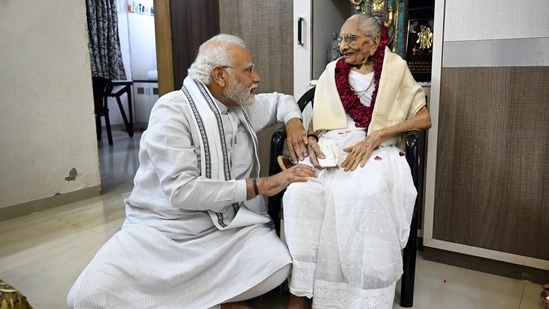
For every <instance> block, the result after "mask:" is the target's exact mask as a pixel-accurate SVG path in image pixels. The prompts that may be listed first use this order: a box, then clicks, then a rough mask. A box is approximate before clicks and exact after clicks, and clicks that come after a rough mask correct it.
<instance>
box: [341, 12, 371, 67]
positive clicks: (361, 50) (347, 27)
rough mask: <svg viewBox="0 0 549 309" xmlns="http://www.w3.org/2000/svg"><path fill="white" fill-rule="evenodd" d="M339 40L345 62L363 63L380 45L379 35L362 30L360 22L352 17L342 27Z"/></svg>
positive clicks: (351, 63)
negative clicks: (359, 26)
mask: <svg viewBox="0 0 549 309" xmlns="http://www.w3.org/2000/svg"><path fill="white" fill-rule="evenodd" d="M338 42H339V51H340V52H341V55H342V56H343V58H344V59H345V63H347V64H349V65H361V64H364V63H366V61H367V60H368V58H369V57H370V56H373V55H374V53H375V51H376V49H377V47H378V45H379V36H378V35H375V36H374V35H371V34H364V33H362V32H360V30H359V28H358V22H357V21H356V20H353V19H351V20H348V21H346V22H345V23H344V24H343V26H342V27H341V31H340V32H339V38H338Z"/></svg>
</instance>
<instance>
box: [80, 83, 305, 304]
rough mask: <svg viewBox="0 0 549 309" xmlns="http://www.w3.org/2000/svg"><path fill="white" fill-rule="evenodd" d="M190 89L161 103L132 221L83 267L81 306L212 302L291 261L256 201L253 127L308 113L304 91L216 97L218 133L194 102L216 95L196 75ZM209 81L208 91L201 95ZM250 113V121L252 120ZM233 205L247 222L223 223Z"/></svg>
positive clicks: (129, 204)
mask: <svg viewBox="0 0 549 309" xmlns="http://www.w3.org/2000/svg"><path fill="white" fill-rule="evenodd" d="M184 89H186V90H187V93H185V92H184V91H182V90H179V91H174V92H171V93H169V94H166V95H164V96H162V97H161V98H160V99H159V100H158V102H156V104H155V105H154V107H153V110H152V112H151V117H150V121H149V126H148V128H147V130H146V131H145V132H144V133H143V136H142V138H141V142H140V149H139V162H140V166H139V169H138V171H137V173H136V175H135V179H134V189H133V191H132V192H131V194H130V196H129V197H128V199H127V200H126V215H127V218H126V221H125V222H124V225H123V227H122V229H121V230H120V231H119V232H117V233H116V234H115V235H114V236H113V237H112V238H111V239H110V240H109V241H108V242H107V243H106V244H105V245H104V246H103V247H102V248H101V249H100V251H99V252H98V253H97V255H96V256H95V257H94V259H93V260H92V261H91V262H90V264H89V265H88V267H87V268H86V269H85V270H84V272H83V273H82V274H81V277H80V280H79V282H78V284H79V286H77V287H75V291H76V293H75V295H76V296H75V308H91V307H93V308H210V307H213V306H215V305H217V304H219V303H222V302H225V301H227V300H228V299H231V298H232V297H235V296H236V295H239V294H241V293H242V292H244V291H246V290H248V289H250V288H251V287H253V286H255V285H256V284H258V283H259V282H261V281H263V280H264V279H266V278H268V277H269V276H270V275H272V274H273V273H274V272H276V271H277V270H279V269H281V268H282V267H284V266H286V265H288V264H289V263H291V259H290V256H289V254H288V251H287V248H286V246H285V245H284V244H283V243H282V242H281V241H280V239H279V238H278V236H277V235H276V233H275V231H274V230H273V228H272V223H271V222H270V218H269V217H268V214H267V209H266V207H265V204H264V199H263V197H261V196H258V197H256V198H254V199H252V200H249V201H246V182H245V179H246V178H249V177H250V175H251V173H252V171H254V165H255V164H257V163H254V162H255V161H256V156H257V153H256V150H255V149H254V142H253V139H254V138H255V133H253V132H252V133H250V132H249V131H248V129H247V128H250V126H251V129H252V130H253V131H255V132H257V131H259V130H261V129H263V128H265V127H267V126H270V125H273V124H275V123H277V122H284V123H285V122H287V121H288V120H289V119H291V118H293V117H300V112H299V109H298V108H297V105H296V104H295V100H294V99H293V98H292V97H290V96H286V95H282V94H277V93H274V94H264V95H257V96H256V102H255V104H254V105H252V106H250V107H246V108H245V111H239V109H240V108H236V109H227V108H226V107H225V106H224V105H222V104H221V103H220V102H218V101H215V100H211V101H210V103H211V102H215V103H214V104H215V106H216V108H217V112H216V113H217V114H218V116H220V119H222V120H221V122H219V123H221V124H222V126H223V128H221V131H224V132H223V133H221V137H219V135H217V137H216V138H212V135H211V134H210V135H208V134H207V132H206V131H208V130H210V129H211V128H212V127H215V128H217V126H218V125H217V124H216V123H209V122H206V121H205V120H207V119H208V117H209V116H207V115H206V116H204V117H202V116H203V115H200V114H196V110H193V104H191V103H192V102H190V101H193V102H194V104H195V107H196V106H197V105H200V104H205V102H204V101H205V100H204V98H207V97H210V99H211V98H212V97H211V95H210V94H209V92H208V91H207V88H205V87H203V86H201V85H199V84H196V83H195V82H194V81H193V80H191V79H190V78H187V79H186V80H185V83H184ZM200 90H201V91H203V95H204V98H200V96H199V95H196V96H195V94H196V91H200ZM189 95H191V96H192V97H189ZM189 99H190V100H189ZM206 101H207V100H206ZM214 110H215V108H214ZM216 113H214V114H216ZM199 115H200V116H199ZM244 116H247V117H248V118H246V119H248V120H249V122H246V123H243V122H244V120H246V119H244V118H243V117H244ZM197 119H198V120H197ZM200 121H204V123H203V124H202V126H200V125H197V122H200ZM247 123H248V124H249V125H250V126H248V125H247ZM223 134H224V135H223ZM214 135H215V134H214ZM217 138H220V140H219V141H217V140H212V139H217ZM221 142H223V144H221ZM205 145H206V146H205ZM223 147H225V149H223ZM218 157H221V158H223V160H226V161H225V162H218V161H217V160H216V158H218ZM205 158H209V161H208V162H209V164H210V165H211V166H210V167H209V168H210V169H212V170H214V171H212V175H210V177H211V178H207V177H206V176H205V175H203V172H204V169H205V168H204V164H202V163H203V161H204V160H205ZM219 165H220V166H221V167H220V168H219V169H218V170H221V171H222V172H223V170H224V169H223V166H228V169H226V170H225V171H224V175H219V173H218V172H217V170H216V169H217V167H219ZM227 175H230V179H229V180H225V179H224V177H226V176H227ZM216 177H217V178H216ZM252 177H255V173H254V175H253V176H252ZM234 205H236V208H235V206H234ZM233 208H234V209H235V210H234V218H233V217H231V218H229V221H231V222H235V221H238V220H240V221H239V222H241V223H240V226H239V225H238V224H237V225H234V224H229V226H227V227H225V228H222V229H220V228H218V227H217V226H216V224H214V220H212V218H213V217H212V215H211V214H212V213H214V214H218V213H231V209H233ZM236 209H238V210H236ZM242 210H245V211H242ZM241 213H246V216H242V217H245V218H244V219H242V218H240V217H241V216H240V214H241ZM237 218H239V219H238V220H237ZM242 222H244V223H242Z"/></svg>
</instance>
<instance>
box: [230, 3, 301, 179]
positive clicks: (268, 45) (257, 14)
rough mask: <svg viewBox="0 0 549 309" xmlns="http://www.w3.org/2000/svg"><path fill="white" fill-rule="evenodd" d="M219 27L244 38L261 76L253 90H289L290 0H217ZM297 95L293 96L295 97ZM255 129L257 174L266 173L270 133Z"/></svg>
mask: <svg viewBox="0 0 549 309" xmlns="http://www.w3.org/2000/svg"><path fill="white" fill-rule="evenodd" d="M219 7H220V14H219V15H220V29H221V32H223V33H229V34H233V35H237V36H239V37H240V38H242V39H243V40H244V42H245V43H246V46H247V47H248V49H249V50H250V53H251V54H252V57H253V61H254V63H255V69H256V70H257V72H258V73H259V76H260V77H261V82H260V83H259V87H258V89H257V92H258V93H259V92H274V91H276V92H281V93H287V94H293V83H294V79H293V66H294V57H293V44H292V38H293V28H292V16H293V2H292V1H290V0H271V1H256V0H219ZM296 99H297V98H296ZM276 127H278V126H274V127H270V128H267V129H265V130H263V131H262V132H259V134H258V138H259V156H260V159H261V162H262V164H261V175H262V176H267V175H268V174H269V166H268V162H269V152H270V141H271V136H272V133H273V131H274V130H275V128H276Z"/></svg>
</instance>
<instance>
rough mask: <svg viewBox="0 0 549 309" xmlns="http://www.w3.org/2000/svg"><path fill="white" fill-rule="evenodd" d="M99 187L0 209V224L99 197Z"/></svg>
mask: <svg viewBox="0 0 549 309" xmlns="http://www.w3.org/2000/svg"><path fill="white" fill-rule="evenodd" d="M100 194H101V189H100V187H99V186H95V187H90V188H86V189H82V190H78V191H74V192H69V193H65V194H59V195H55V196H52V197H47V198H43V199H39V200H35V201H30V202H27V203H22V204H17V205H12V206H8V207H4V208H0V222H1V221H5V220H9V219H13V218H17V217H21V216H26V215H30V214H32V213H35V212H39V211H43V210H47V209H50V208H54V207H58V206H62V205H66V204H70V203H74V202H77V201H80V200H84V199H88V198H92V197H96V196H99V195H100Z"/></svg>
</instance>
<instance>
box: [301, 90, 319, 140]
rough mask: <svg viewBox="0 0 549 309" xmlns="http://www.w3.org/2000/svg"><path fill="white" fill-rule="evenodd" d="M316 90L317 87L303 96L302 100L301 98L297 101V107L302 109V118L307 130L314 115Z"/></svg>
mask: <svg viewBox="0 0 549 309" xmlns="http://www.w3.org/2000/svg"><path fill="white" fill-rule="evenodd" d="M315 89H316V87H312V88H310V89H309V90H307V91H306V92H305V93H304V94H303V95H302V96H301V98H299V100H297V105H298V106H299V108H300V109H301V117H302V120H303V125H304V126H305V130H306V129H307V128H308V127H309V122H310V121H311V117H312V115H313V103H314V100H315Z"/></svg>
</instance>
